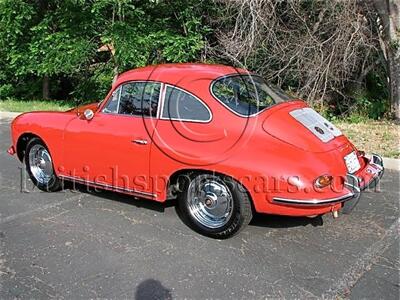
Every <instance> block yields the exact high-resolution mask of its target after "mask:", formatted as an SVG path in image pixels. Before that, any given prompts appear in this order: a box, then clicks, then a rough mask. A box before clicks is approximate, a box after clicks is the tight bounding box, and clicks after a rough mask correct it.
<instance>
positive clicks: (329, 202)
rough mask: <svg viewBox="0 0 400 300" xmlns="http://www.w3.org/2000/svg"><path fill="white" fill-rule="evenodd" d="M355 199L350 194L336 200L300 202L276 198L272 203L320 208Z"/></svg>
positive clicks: (298, 200)
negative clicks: (320, 206)
mask: <svg viewBox="0 0 400 300" xmlns="http://www.w3.org/2000/svg"><path fill="white" fill-rule="evenodd" d="M353 197H354V194H353V193H352V192H349V193H348V194H346V195H343V196H340V197H335V198H329V199H309V200H300V199H288V198H280V197H274V198H273V199H272V201H273V202H275V203H279V204H290V205H300V206H319V205H324V204H333V203H339V202H343V201H346V200H350V199H352V198H353Z"/></svg>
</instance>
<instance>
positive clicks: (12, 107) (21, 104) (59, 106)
mask: <svg viewBox="0 0 400 300" xmlns="http://www.w3.org/2000/svg"><path fill="white" fill-rule="evenodd" d="M72 107H74V104H73V103H72V102H68V101H62V100H29V101H28V100H14V99H7V100H0V111H11V112H26V111H35V110H36V111H37V110H57V111H63V110H67V109H69V108H72Z"/></svg>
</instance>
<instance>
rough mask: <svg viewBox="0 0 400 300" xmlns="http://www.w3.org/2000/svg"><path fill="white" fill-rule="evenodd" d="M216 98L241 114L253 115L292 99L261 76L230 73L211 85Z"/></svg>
mask: <svg viewBox="0 0 400 300" xmlns="http://www.w3.org/2000/svg"><path fill="white" fill-rule="evenodd" d="M211 91H212V93H213V95H214V97H215V98H217V99H218V100H219V101H220V102H222V104H224V105H225V106H226V107H228V108H229V109H230V110H232V111H233V112H235V113H237V114H239V115H241V116H251V115H254V114H257V113H258V112H260V111H262V110H264V109H267V108H268V107H270V106H272V105H274V104H277V103H281V102H284V101H287V100H289V99H290V97H289V96H288V95H286V94H285V93H284V92H283V91H282V90H280V89H279V88H278V87H275V86H272V85H269V84H268V85H267V83H266V82H265V81H264V79H262V78H261V77H259V76H255V75H241V74H237V75H230V76H226V77H222V78H219V79H216V80H215V81H214V82H213V83H212V85H211Z"/></svg>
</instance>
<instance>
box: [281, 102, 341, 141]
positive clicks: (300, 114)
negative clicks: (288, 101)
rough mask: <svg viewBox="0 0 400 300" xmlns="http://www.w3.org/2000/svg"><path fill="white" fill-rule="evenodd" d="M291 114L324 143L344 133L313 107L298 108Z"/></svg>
mask: <svg viewBox="0 0 400 300" xmlns="http://www.w3.org/2000/svg"><path fill="white" fill-rule="evenodd" d="M289 114H290V115H291V116H292V117H293V118H295V119H296V121H298V122H300V123H301V124H302V125H303V126H304V127H306V128H307V129H308V130H310V131H311V132H312V133H313V134H314V135H315V136H316V137H318V138H319V139H320V140H321V141H322V142H324V143H328V142H329V141H331V140H333V139H334V138H335V137H337V136H341V135H342V132H341V131H340V130H339V129H338V128H337V127H336V126H335V125H333V124H332V123H331V122H329V121H328V120H327V119H325V118H324V117H323V116H321V115H320V114H319V113H317V112H316V111H315V110H313V109H312V108H309V107H306V108H300V109H296V110H293V111H291V112H290V113H289Z"/></svg>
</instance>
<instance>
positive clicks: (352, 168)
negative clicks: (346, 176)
mask: <svg viewBox="0 0 400 300" xmlns="http://www.w3.org/2000/svg"><path fill="white" fill-rule="evenodd" d="M344 161H345V163H346V167H347V171H348V172H349V173H351V174H353V173H354V172H357V171H358V170H359V169H360V168H361V165H360V162H359V161H358V157H357V154H356V152H355V151H353V152H351V153H350V154H347V155H346V156H345V157H344Z"/></svg>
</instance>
